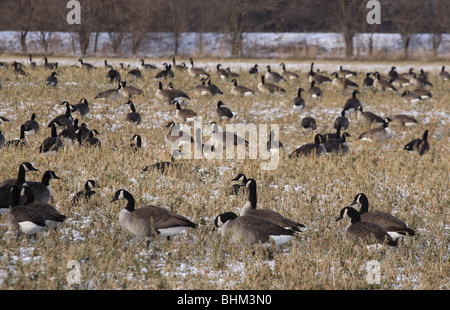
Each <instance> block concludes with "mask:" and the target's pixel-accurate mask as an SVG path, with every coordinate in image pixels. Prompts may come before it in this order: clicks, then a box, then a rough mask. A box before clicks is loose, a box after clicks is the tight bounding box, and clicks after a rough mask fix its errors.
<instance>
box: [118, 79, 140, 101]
mask: <svg viewBox="0 0 450 310" xmlns="http://www.w3.org/2000/svg"><path fill="white" fill-rule="evenodd" d="M119 85H120V87H119V94H120V95H121V96H122V97H124V98H128V99H131V98H132V97H134V96H139V95H142V93H143V91H142V89H139V88H136V87H134V86H127V82H126V81H122V82H119Z"/></svg>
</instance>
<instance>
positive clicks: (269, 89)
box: [258, 75, 286, 94]
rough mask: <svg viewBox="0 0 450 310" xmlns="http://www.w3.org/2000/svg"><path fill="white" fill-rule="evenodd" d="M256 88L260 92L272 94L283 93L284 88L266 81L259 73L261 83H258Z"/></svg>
mask: <svg viewBox="0 0 450 310" xmlns="http://www.w3.org/2000/svg"><path fill="white" fill-rule="evenodd" d="M258 90H259V91H260V92H262V93H266V94H273V93H285V92H286V90H285V89H284V88H282V87H280V86H278V85H275V84H273V83H266V82H265V76H264V75H261V83H259V84H258Z"/></svg>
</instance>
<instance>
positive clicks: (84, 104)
mask: <svg viewBox="0 0 450 310" xmlns="http://www.w3.org/2000/svg"><path fill="white" fill-rule="evenodd" d="M70 106H71V107H72V112H76V111H78V112H80V115H81V116H86V115H87V114H88V113H89V110H90V109H89V102H88V101H87V99H86V98H82V99H81V100H80V102H79V103H77V104H71V105H70Z"/></svg>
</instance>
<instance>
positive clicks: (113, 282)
mask: <svg viewBox="0 0 450 310" xmlns="http://www.w3.org/2000/svg"><path fill="white" fill-rule="evenodd" d="M14 60H17V61H20V62H22V63H23V64H24V65H26V67H25V68H24V70H25V71H26V73H27V75H26V76H21V77H19V76H16V75H15V74H14V73H13V68H12V67H11V63H12V61H14ZM103 60H104V59H99V58H95V59H94V58H92V59H85V61H86V62H90V63H93V64H95V65H96V66H97V68H95V69H93V70H91V71H87V70H85V69H82V68H80V67H79V62H77V61H78V58H53V59H49V61H51V62H53V61H58V62H59V63H60V65H59V67H58V69H57V70H56V71H57V72H58V74H59V75H58V80H59V83H58V85H57V86H56V88H53V87H51V86H48V85H45V80H46V78H47V77H48V76H49V75H50V74H51V70H47V69H44V68H43V67H42V62H43V61H42V59H40V58H38V57H36V60H35V61H36V62H37V67H36V68H35V69H32V68H30V66H29V63H28V60H27V58H25V57H24V58H20V57H14V56H10V55H4V56H2V57H0V62H2V61H4V62H6V63H7V64H9V67H7V68H6V67H0V84H1V89H0V116H3V117H5V118H7V119H9V120H10V121H9V122H1V121H0V129H1V131H2V132H3V134H4V135H5V137H6V140H12V139H16V138H19V128H20V125H21V124H22V123H24V122H25V121H26V120H28V119H29V118H30V116H31V114H32V113H36V115H37V118H36V119H37V121H38V122H39V124H40V126H41V127H40V130H39V131H38V132H37V134H34V133H28V134H27V135H26V139H27V143H28V145H27V146H26V147H23V148H22V149H16V148H3V149H1V150H0V158H1V164H0V180H4V179H7V178H11V177H16V175H17V169H18V167H19V165H20V163H22V162H24V161H29V162H32V163H33V165H34V166H35V167H36V168H37V169H39V172H30V173H28V174H27V179H28V180H40V179H41V177H42V174H43V173H44V172H45V171H46V170H54V171H55V172H56V174H57V175H58V176H59V177H60V178H61V180H52V181H51V188H52V200H51V201H52V204H53V205H54V206H55V207H56V208H57V209H58V210H59V211H60V212H61V213H63V214H65V215H67V220H66V223H65V225H64V226H62V227H58V228H57V229H56V231H49V232H46V233H40V234H38V236H37V239H36V240H32V239H31V240H27V238H26V237H24V236H21V238H20V239H19V242H18V243H16V242H15V240H14V234H13V233H12V232H7V226H6V225H4V224H3V223H4V219H3V218H4V216H3V215H2V218H1V219H0V222H1V226H0V232H1V234H2V238H1V239H0V287H1V288H3V289H31V290H32V289H71V288H79V289H88V290H94V289H108V290H109V289H169V290H172V289H174V290H175V289H177V290H178V289H189V290H190V289H193V290H199V289H201V290H208V289H236V290H244V289H250V290H299V289H301V290H309V289H323V290H332V289H337V290H343V289H400V290H413V289H422V290H429V289H449V288H450V287H449V281H448V279H449V277H450V261H449V259H450V257H449V249H450V248H449V233H450V226H449V223H448V219H449V205H450V197H449V176H450V174H449V172H450V157H449V155H448V154H449V151H450V147H449V142H450V141H449V140H450V139H449V137H450V131H449V130H450V129H449V128H450V127H449V115H450V109H449V103H448V98H449V96H450V81H441V80H440V79H439V77H438V73H439V71H440V69H441V66H442V64H440V63H425V62H423V63H417V62H414V63H406V62H402V63H399V64H398V65H397V68H398V71H399V72H400V73H402V72H406V71H408V70H409V68H410V67H413V68H414V69H415V71H416V72H420V69H421V68H423V69H425V71H427V72H428V74H429V80H430V82H431V83H432V85H433V86H432V87H427V89H429V90H430V91H431V92H432V95H433V97H432V98H431V99H429V100H423V101H421V102H418V103H405V102H403V101H402V98H401V93H402V92H403V91H404V89H400V90H399V92H398V93H394V92H387V91H386V92H380V91H378V90H373V89H365V88H364V87H362V82H363V79H364V77H365V73H366V72H373V71H376V70H378V71H379V72H380V73H381V74H383V75H386V74H387V73H388V71H389V70H390V68H391V66H392V65H395V64H391V63H387V62H383V63H375V62H368V63H364V62H350V63H342V64H341V63H338V62H326V61H323V62H317V63H316V68H318V69H320V71H321V72H324V74H326V75H327V76H331V73H332V72H333V71H337V70H339V65H343V66H344V68H346V67H347V68H353V69H354V70H356V71H358V75H357V77H356V78H351V80H353V81H355V82H357V83H358V84H359V85H360V87H359V90H360V92H361V94H360V95H358V98H359V99H360V100H361V103H362V105H363V107H364V110H365V111H371V112H374V113H376V114H378V115H380V116H383V117H384V116H386V117H392V116H393V115H394V114H401V113H405V114H409V115H412V116H414V117H415V118H416V119H417V120H418V124H417V125H416V126H414V127H402V126H400V125H398V124H391V125H390V126H391V128H392V129H393V131H394V132H395V135H394V136H393V138H391V139H390V140H388V141H386V142H381V143H375V142H372V143H371V142H367V141H361V140H358V137H359V135H360V134H361V133H362V132H364V131H366V130H368V129H369V128H370V126H371V125H370V124H368V123H366V122H364V121H363V120H360V119H356V118H354V117H352V118H351V124H350V128H349V129H348V130H347V131H348V132H349V133H350V135H351V137H350V138H348V139H347V141H348V142H347V143H348V145H349V148H350V152H349V153H347V154H345V155H342V156H341V155H333V154H329V155H327V156H325V157H321V158H319V159H317V158H314V157H305V158H289V154H290V153H291V152H292V151H294V150H295V149H296V148H298V147H299V146H301V145H303V144H305V143H311V142H313V141H314V135H315V133H327V132H334V129H333V127H332V125H333V120H334V119H335V118H336V117H337V116H339V115H340V113H341V110H342V108H343V106H344V104H345V102H346V100H347V99H348V98H350V97H351V91H348V90H346V91H344V92H343V91H342V90H340V89H339V88H337V87H335V86H333V85H330V84H326V85H325V84H324V85H320V88H321V89H322V91H323V97H322V98H319V99H312V98H310V97H308V96H307V95H306V94H304V95H303V96H304V98H305V100H306V107H305V109H304V110H303V112H302V113H301V115H299V114H298V112H296V111H294V109H293V107H292V105H291V102H292V100H293V99H294V98H295V97H296V96H297V90H298V88H299V87H303V88H304V89H305V90H308V88H309V83H308V82H307V79H306V74H307V72H308V70H309V66H310V62H301V63H297V62H293V61H290V62H286V66H287V69H288V70H293V71H295V72H296V73H298V74H299V76H300V77H299V79H297V80H292V81H287V82H281V83H280V84H279V85H280V86H281V87H283V88H284V89H285V90H286V92H285V93H283V94H271V95H269V94H263V93H260V92H258V93H257V94H256V95H255V96H249V97H235V96H233V95H231V94H230V90H231V86H232V83H231V79H228V80H221V79H219V78H218V77H217V76H215V74H214V71H215V66H216V65H217V64H218V63H222V64H223V67H224V68H227V67H230V68H231V69H232V70H233V71H235V72H237V73H239V74H240V76H239V77H237V78H236V79H237V81H238V82H239V85H245V86H247V87H250V88H252V89H254V90H257V85H258V83H259V82H260V78H259V76H258V77H257V78H256V77H254V76H251V75H249V74H248V69H249V68H250V67H251V66H253V65H254V64H255V63H258V64H259V65H260V72H263V73H265V72H266V68H265V66H266V65H267V64H270V65H271V67H272V70H273V71H277V72H281V68H280V66H279V64H280V62H281V61H278V60H261V59H246V60H240V61H232V60H227V61H226V60H223V59H194V60H195V66H196V67H206V68H207V70H208V72H210V73H211V80H212V83H213V84H216V85H217V86H218V87H219V88H220V89H221V90H222V92H223V95H216V96H214V97H211V96H201V95H196V94H195V92H194V86H195V85H199V84H201V82H200V79H199V78H193V77H191V76H189V75H188V74H187V73H186V72H178V71H175V78H174V79H173V80H170V81H173V83H174V87H175V88H178V89H182V90H183V91H185V92H186V93H187V94H189V96H190V98H191V100H189V101H185V102H184V103H183V104H182V105H183V106H184V107H188V108H190V109H193V110H195V111H196V112H197V114H198V115H199V116H201V117H202V122H203V125H207V124H209V123H210V122H212V121H217V117H216V115H215V111H216V106H217V102H218V100H222V101H223V102H224V103H225V105H226V106H228V107H229V108H230V109H231V110H232V111H233V112H234V113H235V116H234V117H233V118H232V120H230V121H229V122H230V123H235V124H239V123H243V124H256V125H260V124H263V125H264V124H267V125H271V124H277V125H279V128H280V138H279V139H280V141H281V142H282V143H283V145H284V148H283V149H281V152H280V158H279V162H278V166H277V169H275V170H262V169H261V163H262V160H260V159H249V158H246V159H243V160H237V159H228V160H207V159H192V160H187V159H186V160H180V161H178V162H177V166H172V167H171V168H170V169H169V170H168V171H167V172H165V173H160V172H157V171H153V172H149V171H143V168H144V167H145V166H146V165H149V164H152V163H154V162H156V161H159V160H164V161H167V160H170V153H169V148H168V147H167V146H165V145H164V141H163V139H164V136H165V134H166V132H167V128H165V127H164V126H165V125H166V124H167V123H168V122H170V121H173V120H174V117H175V106H173V105H169V104H167V103H165V102H162V101H161V100H159V99H158V98H156V97H155V93H156V90H157V82H158V81H159V80H157V79H155V75H156V74H157V72H158V71H159V70H161V69H162V66H161V64H162V63H163V62H169V61H170V60H169V59H146V60H145V62H146V63H152V64H155V65H157V66H158V69H156V70H151V71H142V74H143V78H142V79H133V78H132V77H130V76H127V75H126V74H127V71H128V70H130V69H132V68H135V67H138V64H139V59H118V58H114V59H111V60H109V59H108V62H110V63H111V64H112V65H114V66H115V67H116V69H119V71H120V73H121V74H122V78H123V79H126V80H127V82H128V85H132V86H134V87H137V88H140V89H142V90H143V94H142V95H140V96H136V97H133V98H132V101H133V102H134V104H135V106H136V110H137V111H138V112H139V113H140V114H141V116H142V122H141V123H140V124H139V125H135V124H131V123H127V121H126V119H125V117H126V114H127V113H128V112H129V111H130V108H129V106H128V105H126V104H125V102H126V101H127V99H125V98H119V99H117V100H105V99H94V97H95V96H96V95H97V94H98V93H99V92H101V91H104V90H107V89H112V88H116V87H117V83H109V82H108V81H107V79H106V77H105V76H106V72H107V70H106V69H105V68H104V66H103ZM121 62H122V63H124V64H125V65H127V64H130V68H129V69H127V70H120V67H119V64H120V63H121ZM177 62H178V63H180V62H186V63H187V64H188V63H189V62H188V60H187V59H177ZM449 67H450V66H449ZM162 83H163V86H164V88H167V85H168V83H169V79H168V80H164V79H163V80H162ZM406 89H410V90H412V89H414V88H413V87H411V86H408V87H406ZM81 98H86V99H87V100H88V102H89V105H90V113H89V114H88V115H86V116H85V117H83V118H82V117H81V116H79V114H78V112H74V113H73V115H74V117H75V118H78V119H79V120H80V123H82V122H85V123H86V124H87V125H88V127H89V128H91V129H92V128H94V129H96V130H97V131H98V132H99V135H97V138H99V139H100V140H101V143H102V146H101V148H93V147H92V148H91V147H80V146H79V145H78V144H77V143H71V142H69V141H64V143H65V146H64V149H63V150H61V151H59V152H57V153H56V154H48V155H44V154H42V153H39V146H40V144H41V143H42V141H43V140H44V139H45V138H46V137H48V136H50V128H48V127H47V124H48V123H49V122H50V120H51V119H53V118H54V117H55V116H56V115H58V114H62V113H64V111H65V107H64V106H63V105H61V102H62V101H63V100H67V101H68V102H69V103H71V104H75V103H77V102H78V101H79V100H80V99H81ZM304 116H313V117H314V118H315V119H316V121H317V129H316V130H315V131H310V130H304V129H302V128H301V126H300V121H301V118H302V117H304ZM60 130H61V129H58V132H59V131H60ZM425 130H429V132H430V135H429V142H430V145H431V149H430V151H429V152H428V153H427V154H425V155H424V156H421V157H420V156H418V155H416V154H409V153H408V152H406V151H404V150H403V147H404V146H405V144H406V143H408V142H409V141H411V140H413V139H416V138H420V137H421V136H422V134H423V132H424V131H425ZM134 134H139V135H141V137H142V140H143V146H142V149H141V150H139V151H138V152H133V151H132V150H131V149H130V147H129V144H130V139H131V138H132V137H133V135H134ZM207 138H208V136H205V137H204V139H206V140H207ZM238 173H245V174H246V175H247V176H248V177H252V178H254V179H255V180H256V181H257V185H258V187H257V188H258V206H259V207H260V208H267V209H272V210H275V211H277V212H279V213H282V214H284V215H287V216H289V217H291V218H294V219H296V220H297V221H299V222H301V223H303V224H304V225H305V226H306V228H305V229H304V231H303V232H302V233H300V234H298V236H296V238H295V239H294V240H291V241H290V242H289V243H286V244H284V245H282V246H281V247H280V248H277V250H276V252H275V253H274V257H273V258H271V259H267V258H265V257H263V256H262V255H260V254H259V253H258V252H256V254H255V253H253V248H252V247H250V246H246V245H241V244H235V243H231V242H228V241H227V240H224V239H223V238H221V237H220V235H219V233H218V232H217V230H215V231H213V226H214V218H215V217H216V216H217V215H219V214H220V213H223V212H226V211H234V212H236V213H239V212H240V209H241V207H242V206H243V205H244V203H245V202H246V201H247V196H246V195H240V196H238V197H236V198H231V197H230V196H229V195H228V191H229V188H230V186H231V179H232V178H234V177H235V176H236V175H237V174H238ZM88 179H94V180H96V181H97V182H98V184H99V185H100V188H97V189H96V191H97V194H96V195H95V196H93V198H92V200H91V201H89V202H82V203H81V204H80V205H79V206H72V205H71V199H72V197H73V195H74V194H75V193H76V192H77V191H79V190H81V189H82V188H83V185H84V183H85V182H86V181H87V180H88ZM120 188H125V189H127V190H129V191H130V192H131V193H132V194H133V195H134V197H135V199H136V203H137V206H144V205H147V204H154V205H158V206H162V207H165V208H167V209H170V210H172V211H174V212H177V213H180V214H183V215H185V216H186V217H188V218H189V219H190V220H192V221H193V222H195V223H197V224H199V227H198V229H195V230H194V229H188V230H186V231H185V232H183V233H181V234H179V235H175V236H173V237H172V239H171V240H170V241H167V240H163V239H156V240H154V241H153V242H152V245H151V247H150V249H148V250H147V249H146V248H145V242H144V240H142V239H139V238H136V237H134V236H133V235H131V234H130V233H129V232H127V231H126V230H124V229H123V228H122V227H121V225H120V223H119V220H118V215H119V212H120V210H121V209H122V208H123V207H124V206H125V202H124V201H120V202H114V203H110V201H111V199H112V197H113V195H114V193H115V191H116V190H118V189H120ZM360 192H364V193H366V195H367V196H368V198H369V201H370V208H371V209H378V210H383V211H387V212H390V213H392V214H393V215H395V216H397V217H399V218H401V219H402V220H404V221H406V222H407V223H408V225H409V226H410V227H412V228H413V229H415V230H416V232H417V234H416V236H414V237H411V238H406V240H404V242H401V244H400V245H399V246H398V247H397V248H388V249H386V251H385V252H384V253H376V254H374V253H370V252H368V251H366V250H361V249H357V248H354V247H351V246H350V245H348V244H346V243H345V242H344V241H343V233H344V231H345V227H346V225H347V223H346V221H340V222H335V219H336V218H337V217H338V215H339V211H340V210H341V208H343V207H345V206H347V205H349V204H350V203H351V202H352V200H353V198H354V196H355V195H356V194H358V193H360ZM344 222H345V223H344ZM72 260H75V261H77V262H79V264H80V284H78V285H76V284H69V283H68V280H67V276H68V274H69V272H70V271H71V267H68V266H67V264H68V262H70V261H72ZM371 261H377V262H379V264H380V265H379V266H380V272H381V282H380V283H379V284H373V283H372V284H371V283H370V281H368V279H367V275H368V272H369V269H370V268H369V266H370V263H369V262H371Z"/></svg>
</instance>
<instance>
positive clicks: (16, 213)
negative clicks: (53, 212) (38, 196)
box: [6, 185, 47, 241]
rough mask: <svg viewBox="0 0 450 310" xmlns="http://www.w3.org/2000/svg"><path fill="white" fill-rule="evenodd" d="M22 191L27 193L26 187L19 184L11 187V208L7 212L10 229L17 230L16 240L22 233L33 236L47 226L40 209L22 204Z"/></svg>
mask: <svg viewBox="0 0 450 310" xmlns="http://www.w3.org/2000/svg"><path fill="white" fill-rule="evenodd" d="M22 193H23V194H25V187H20V186H17V185H13V186H12V187H11V190H10V195H11V202H12V203H11V209H10V211H9V212H8V213H7V214H6V222H7V224H8V229H9V230H12V231H16V241H17V240H18V239H19V236H20V234H21V233H22V234H24V235H32V236H33V235H36V233H38V232H40V231H43V230H45V229H46V228H47V227H46V225H45V218H44V217H43V216H42V214H41V213H40V212H39V211H38V210H35V209H33V208H29V207H26V206H24V205H21V203H20V196H21V194H22Z"/></svg>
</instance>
